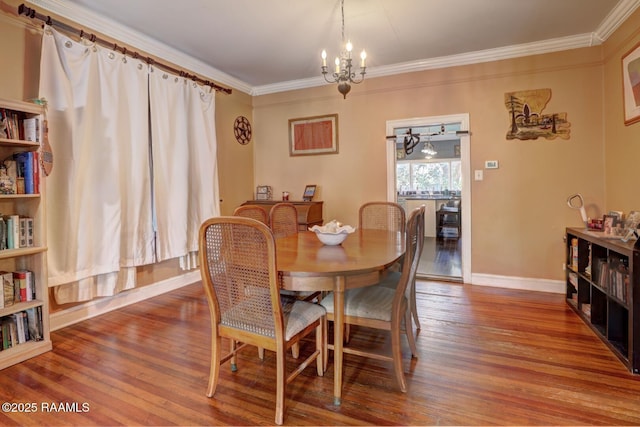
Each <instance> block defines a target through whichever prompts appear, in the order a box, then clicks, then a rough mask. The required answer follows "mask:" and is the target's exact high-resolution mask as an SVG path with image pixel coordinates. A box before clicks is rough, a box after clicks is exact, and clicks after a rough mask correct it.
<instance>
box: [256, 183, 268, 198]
mask: <svg viewBox="0 0 640 427" xmlns="http://www.w3.org/2000/svg"><path fill="white" fill-rule="evenodd" d="M256 200H271V187H270V186H268V185H258V187H257V188H256Z"/></svg>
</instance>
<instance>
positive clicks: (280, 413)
mask: <svg viewBox="0 0 640 427" xmlns="http://www.w3.org/2000/svg"><path fill="white" fill-rule="evenodd" d="M285 362H286V353H285V351H284V348H279V349H278V350H277V351H276V418H275V423H276V424H277V425H282V423H283V421H284V409H285V404H284V403H285V402H284V397H285V386H286V384H287V379H286V376H287V373H286V363H285Z"/></svg>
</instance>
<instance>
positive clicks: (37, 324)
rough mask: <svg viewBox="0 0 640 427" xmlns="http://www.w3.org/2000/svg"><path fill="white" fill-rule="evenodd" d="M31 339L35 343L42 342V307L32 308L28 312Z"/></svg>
mask: <svg viewBox="0 0 640 427" xmlns="http://www.w3.org/2000/svg"><path fill="white" fill-rule="evenodd" d="M26 313H27V324H28V328H29V337H30V338H31V339H32V340H33V341H42V340H43V339H44V337H43V334H42V306H37V307H31V308H28V309H27V310H26Z"/></svg>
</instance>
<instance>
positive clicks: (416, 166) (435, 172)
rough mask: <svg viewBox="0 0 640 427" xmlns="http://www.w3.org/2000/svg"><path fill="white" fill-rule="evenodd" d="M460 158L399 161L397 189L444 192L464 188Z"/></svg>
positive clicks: (403, 190)
mask: <svg viewBox="0 0 640 427" xmlns="http://www.w3.org/2000/svg"><path fill="white" fill-rule="evenodd" d="M460 168H461V162H460V160H433V161H428V160H410V161H405V162H398V163H397V170H396V186H397V188H396V190H397V191H398V192H406V191H420V192H425V191H426V192H430V193H436V192H437V193H442V192H448V191H460V190H461V189H462V175H461V171H460Z"/></svg>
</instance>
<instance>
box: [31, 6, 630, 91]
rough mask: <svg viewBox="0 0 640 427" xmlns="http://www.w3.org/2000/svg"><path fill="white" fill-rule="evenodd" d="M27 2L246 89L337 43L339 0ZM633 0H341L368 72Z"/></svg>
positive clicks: (610, 25) (472, 56) (457, 59)
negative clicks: (365, 54)
mask: <svg viewBox="0 0 640 427" xmlns="http://www.w3.org/2000/svg"><path fill="white" fill-rule="evenodd" d="M31 3H33V4H34V6H36V10H38V7H39V6H40V7H44V8H46V9H48V10H50V11H52V12H55V13H56V14H58V15H61V16H64V17H66V18H69V19H72V20H74V21H75V22H78V23H82V25H85V26H86V27H85V28H84V29H85V31H94V32H98V33H103V34H105V35H107V36H109V37H113V38H115V39H116V40H119V41H121V42H123V43H126V44H129V45H131V46H135V47H136V48H138V49H140V50H141V51H142V52H147V53H149V54H153V55H158V56H160V57H162V58H164V59H167V60H171V61H172V62H174V63H177V64H178V65H180V66H184V67H186V69H187V70H189V71H191V72H196V73H198V74H202V75H203V76H204V77H206V78H210V79H212V80H216V81H217V82H220V83H222V84H227V85H231V86H233V87H235V88H238V89H240V90H242V91H245V92H247V93H250V94H258V95H259V94H263V93H271V92H277V91H281V90H288V89H295V88H300V87H309V86H317V85H320V84H325V83H324V81H323V79H322V77H321V75H320V62H321V59H320V53H321V51H322V50H323V49H326V50H327V52H328V55H329V58H333V57H335V56H336V55H337V54H338V52H339V49H340V46H341V14H340V10H341V3H340V0H313V1H311V0H177V1H176V0H32V1H31ZM639 3H640V0H344V14H345V37H346V38H347V39H350V40H351V42H352V43H353V45H354V51H355V52H360V51H361V50H362V49H366V51H367V77H369V78H370V77H376V76H382V75H389V74H398V73H403V72H410V71H418V70H423V69H429V68H438V67H444V66H452V65H461V64H465V63H473V62H483V61H489V60H495V59H503V58H509V57H517V56H524V55H531V54H536V53H545V52H551V51H559V50H565V49H573V48H578V47H586V46H591V45H598V44H600V43H602V42H603V41H604V40H606V38H607V37H608V36H609V35H610V34H611V33H612V32H613V31H614V30H615V29H616V28H617V27H618V26H619V25H620V24H621V23H622V22H623V21H624V20H625V19H626V18H627V17H628V16H629V14H630V13H632V12H633V11H634V10H635V9H636V8H637V7H638V5H639ZM38 12H40V10H38ZM42 12H43V13H44V12H46V11H42ZM328 62H329V63H330V64H331V63H332V61H331V60H329V61H328ZM356 62H357V63H359V61H354V63H356Z"/></svg>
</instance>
